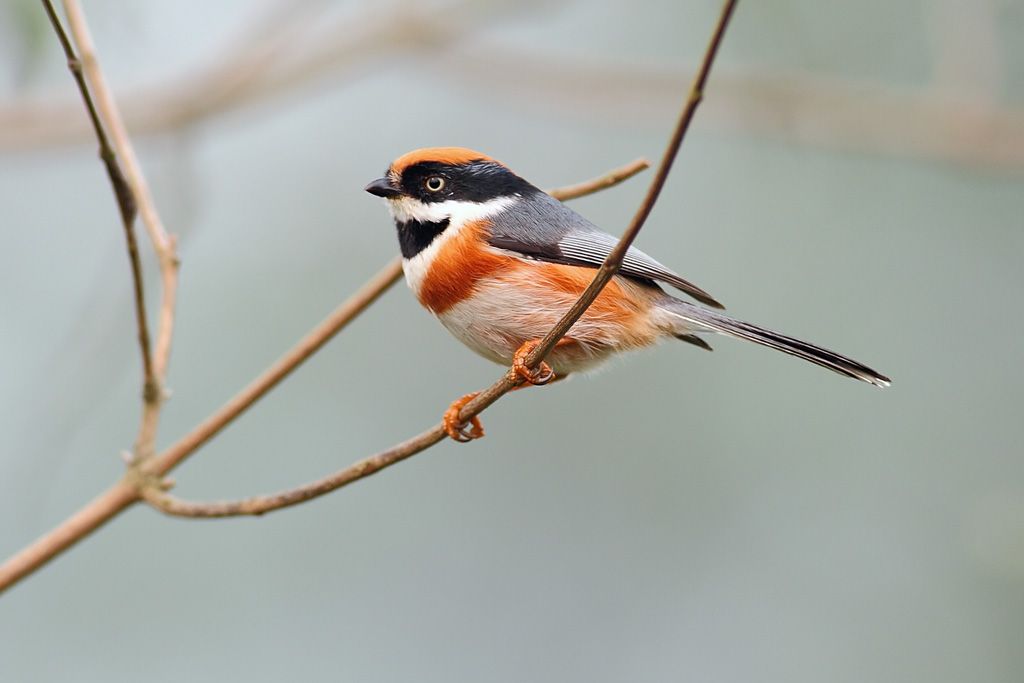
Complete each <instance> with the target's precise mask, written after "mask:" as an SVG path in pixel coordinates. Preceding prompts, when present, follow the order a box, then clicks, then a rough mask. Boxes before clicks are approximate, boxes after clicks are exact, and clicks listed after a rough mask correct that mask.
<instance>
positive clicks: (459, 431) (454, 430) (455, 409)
mask: <svg viewBox="0 0 1024 683" xmlns="http://www.w3.org/2000/svg"><path fill="white" fill-rule="evenodd" d="M479 395H480V392H479V391H477V392H474V393H472V394H466V395H465V396H463V397H462V398H460V399H459V400H457V401H453V402H452V405H451V406H450V407H449V408H448V410H446V411H444V417H443V418H441V420H442V422H443V423H444V431H445V432H447V434H448V436H450V437H452V438H453V439H454V440H456V441H458V442H460V443H466V442H467V441H472V440H473V439H479V438H480V437H481V436H483V435H484V426H483V425H482V424H480V418H479V417H477V416H476V415H474V416H473V417H471V418H469V424H468V425H467V424H466V423H465V422H459V411H460V410H462V408H463V406H465V405H466V404H467V403H469V402H470V401H472V400H473V399H474V398H476V397H477V396H479ZM467 428H468V429H467Z"/></svg>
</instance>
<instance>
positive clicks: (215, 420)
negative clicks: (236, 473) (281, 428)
mask: <svg viewBox="0 0 1024 683" xmlns="http://www.w3.org/2000/svg"><path fill="white" fill-rule="evenodd" d="M401 276H402V261H401V259H399V258H395V259H394V260H393V261H391V262H390V263H388V264H387V265H386V266H384V268H383V269H382V270H381V271H380V272H379V273H377V274H376V275H374V276H373V277H372V278H371V279H370V281H369V282H367V283H366V284H365V285H363V286H362V287H361V288H360V289H359V291H357V292H356V293H355V294H353V295H352V296H351V297H349V299H348V300H347V301H345V303H343V304H341V305H340V306H338V308H337V309H335V310H334V312H333V313H331V314H330V315H329V316H327V318H325V319H324V321H323V322H321V323H320V324H319V325H317V326H316V327H315V328H314V329H313V330H312V331H311V332H310V333H309V334H307V335H306V336H305V337H303V338H302V339H301V340H300V341H299V343H298V344H296V345H295V346H294V347H292V349H291V350H290V351H288V353H286V354H285V355H283V356H282V357H281V358H280V359H279V360H278V361H277V362H276V363H274V364H273V365H271V366H270V367H269V368H267V369H266V370H265V371H264V372H263V373H262V374H261V375H260V376H259V377H257V378H256V379H254V380H253V381H252V382H251V383H250V384H249V386H247V387H245V388H244V389H242V391H240V392H239V393H238V394H237V395H235V397H234V398H232V399H231V400H229V401H228V402H227V403H225V404H224V405H223V406H221V408H220V409H219V410H217V412H215V413H214V414H213V415H210V417H208V418H206V419H205V420H203V422H202V423H201V424H200V425H199V426H197V427H196V428H195V429H193V430H192V431H191V432H189V433H188V434H186V435H185V436H184V437H182V438H181V439H179V440H178V442H177V443H175V444H174V445H173V446H171V447H170V448H168V449H167V450H165V451H164V452H162V453H160V454H159V455H158V456H156V457H155V458H153V460H151V461H150V462H147V463H146V464H144V465H143V466H142V467H143V470H144V471H146V472H149V473H151V474H154V475H162V474H165V473H166V472H169V471H170V470H171V469H173V468H174V467H175V466H177V465H178V463H180V462H181V461H182V460H184V459H185V458H187V457H188V456H189V455H190V454H192V453H193V452H195V450H196V449H198V448H199V447H200V446H202V445H203V444H204V443H206V442H207V441H209V440H210V439H212V438H213V437H214V436H215V435H216V434H217V433H218V432H220V430H222V429H224V427H226V426H228V425H229V424H231V422H232V421H234V420H235V418H237V417H238V416H239V415H241V414H242V413H243V412H245V410H246V409H248V408H249V407H250V406H251V405H252V404H254V403H255V402H256V401H258V400H259V399H260V398H262V397H263V396H264V395H265V394H266V393H267V392H268V391H270V390H271V389H273V388H274V387H275V386H277V384H278V383H279V382H280V381H281V380H283V379H284V378H285V377H287V376H288V375H289V374H291V373H292V371H293V370H295V369H296V368H297V367H299V365H301V364H302V363H303V361H305V360H306V359H307V358H309V357H310V356H312V355H313V354H314V353H316V351H318V350H319V349H320V348H321V347H322V346H323V345H324V344H326V343H327V342H328V341H329V340H330V339H331V338H332V337H333V336H334V335H336V334H337V333H338V332H340V331H341V330H342V329H344V328H345V326H346V325H348V324H349V323H350V322H351V321H352V319H353V318H355V317H356V316H357V315H359V314H360V313H362V312H363V311H364V310H366V308H367V307H368V306H369V305H370V304H372V303H373V302H374V301H376V300H377V299H378V297H380V296H381V295H382V294H383V293H384V292H385V291H387V290H388V288H389V287H391V286H392V285H393V284H395V282H397V281H398V279H399V278H400V277H401Z"/></svg>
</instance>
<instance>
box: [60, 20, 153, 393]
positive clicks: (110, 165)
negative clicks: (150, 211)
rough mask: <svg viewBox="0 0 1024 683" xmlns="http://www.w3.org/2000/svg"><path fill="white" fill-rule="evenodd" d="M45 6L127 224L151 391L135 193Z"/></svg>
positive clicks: (146, 378) (145, 375)
mask: <svg viewBox="0 0 1024 683" xmlns="http://www.w3.org/2000/svg"><path fill="white" fill-rule="evenodd" d="M43 7H44V8H45V9H46V16H48V17H49V19H50V24H52V25H53V30H54V31H55V32H56V34H57V39H58V40H59V41H60V44H61V47H62V48H64V56H65V57H66V58H67V61H68V69H69V70H70V71H71V74H72V76H74V78H75V83H76V84H77V85H78V92H79V94H81V96H82V101H83V102H84V103H85V109H86V111H87V112H88V114H89V120H90V122H92V128H93V132H94V133H95V134H96V140H97V141H98V142H99V146H100V159H101V160H102V161H103V166H104V167H105V168H106V169H107V176H108V177H109V178H110V184H111V185H112V186H113V188H114V198H115V199H116V200H117V207H118V210H119V211H120V213H121V225H122V227H123V228H124V234H125V241H126V242H127V245H128V261H129V263H130V264H131V270H132V291H133V293H134V295H135V319H136V322H137V324H138V338H139V347H140V349H141V352H142V377H143V394H146V393H148V392H150V391H152V389H153V387H154V386H155V381H154V375H153V358H152V347H151V344H150V340H149V322H148V321H147V319H146V297H145V293H144V291H143V284H142V262H141V259H140V257H139V243H138V240H136V239H135V216H136V214H137V213H138V205H137V204H136V202H135V194H134V193H133V192H132V188H131V185H130V184H129V183H128V181H127V180H126V179H125V176H124V173H123V172H122V171H121V165H120V164H119V163H118V160H117V154H116V153H115V152H114V148H113V147H111V145H110V140H109V138H108V137H107V132H106V130H105V129H104V127H103V122H102V120H101V119H100V115H99V113H97V111H96V105H95V104H94V102H93V99H92V95H91V94H90V92H89V86H88V84H87V83H86V78H85V75H84V74H83V68H82V61H81V60H80V59H79V58H78V56H77V55H76V54H75V49H74V47H73V46H72V45H71V41H70V40H68V36H67V33H65V32H64V26H63V25H62V24H61V22H60V18H59V17H58V16H57V12H56V11H55V10H54V8H53V3H52V2H50V0H43Z"/></svg>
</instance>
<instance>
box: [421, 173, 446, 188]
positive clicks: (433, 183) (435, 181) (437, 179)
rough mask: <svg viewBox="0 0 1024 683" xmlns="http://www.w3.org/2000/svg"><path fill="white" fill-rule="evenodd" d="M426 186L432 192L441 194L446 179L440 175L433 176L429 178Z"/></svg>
mask: <svg viewBox="0 0 1024 683" xmlns="http://www.w3.org/2000/svg"><path fill="white" fill-rule="evenodd" d="M425 186H426V188H427V189H428V190H429V191H431V192H440V191H441V190H443V189H444V178H442V177H441V176H439V175H432V176H430V177H429V178H427V182H426V183H425Z"/></svg>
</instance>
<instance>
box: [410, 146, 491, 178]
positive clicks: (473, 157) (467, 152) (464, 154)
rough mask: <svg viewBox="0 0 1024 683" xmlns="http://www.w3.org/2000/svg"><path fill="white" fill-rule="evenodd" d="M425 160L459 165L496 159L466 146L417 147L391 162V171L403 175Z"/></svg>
mask: <svg viewBox="0 0 1024 683" xmlns="http://www.w3.org/2000/svg"><path fill="white" fill-rule="evenodd" d="M424 161H433V162H437V163H441V164H448V165H450V166H459V165H461V164H468V163H469V162H471V161H494V159H492V158H491V157H489V156H487V155H486V154H481V153H480V152H474V151H473V150H471V149H466V148H465V147H431V148H428V149H417V150H414V151H412V152H409V153H407V154H403V155H402V156H400V157H398V158H397V159H395V161H394V163H393V164H391V173H392V174H394V175H396V176H401V175H402V173H404V172H405V169H407V168H409V167H410V166H415V165H416V164H419V163H422V162H424Z"/></svg>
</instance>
